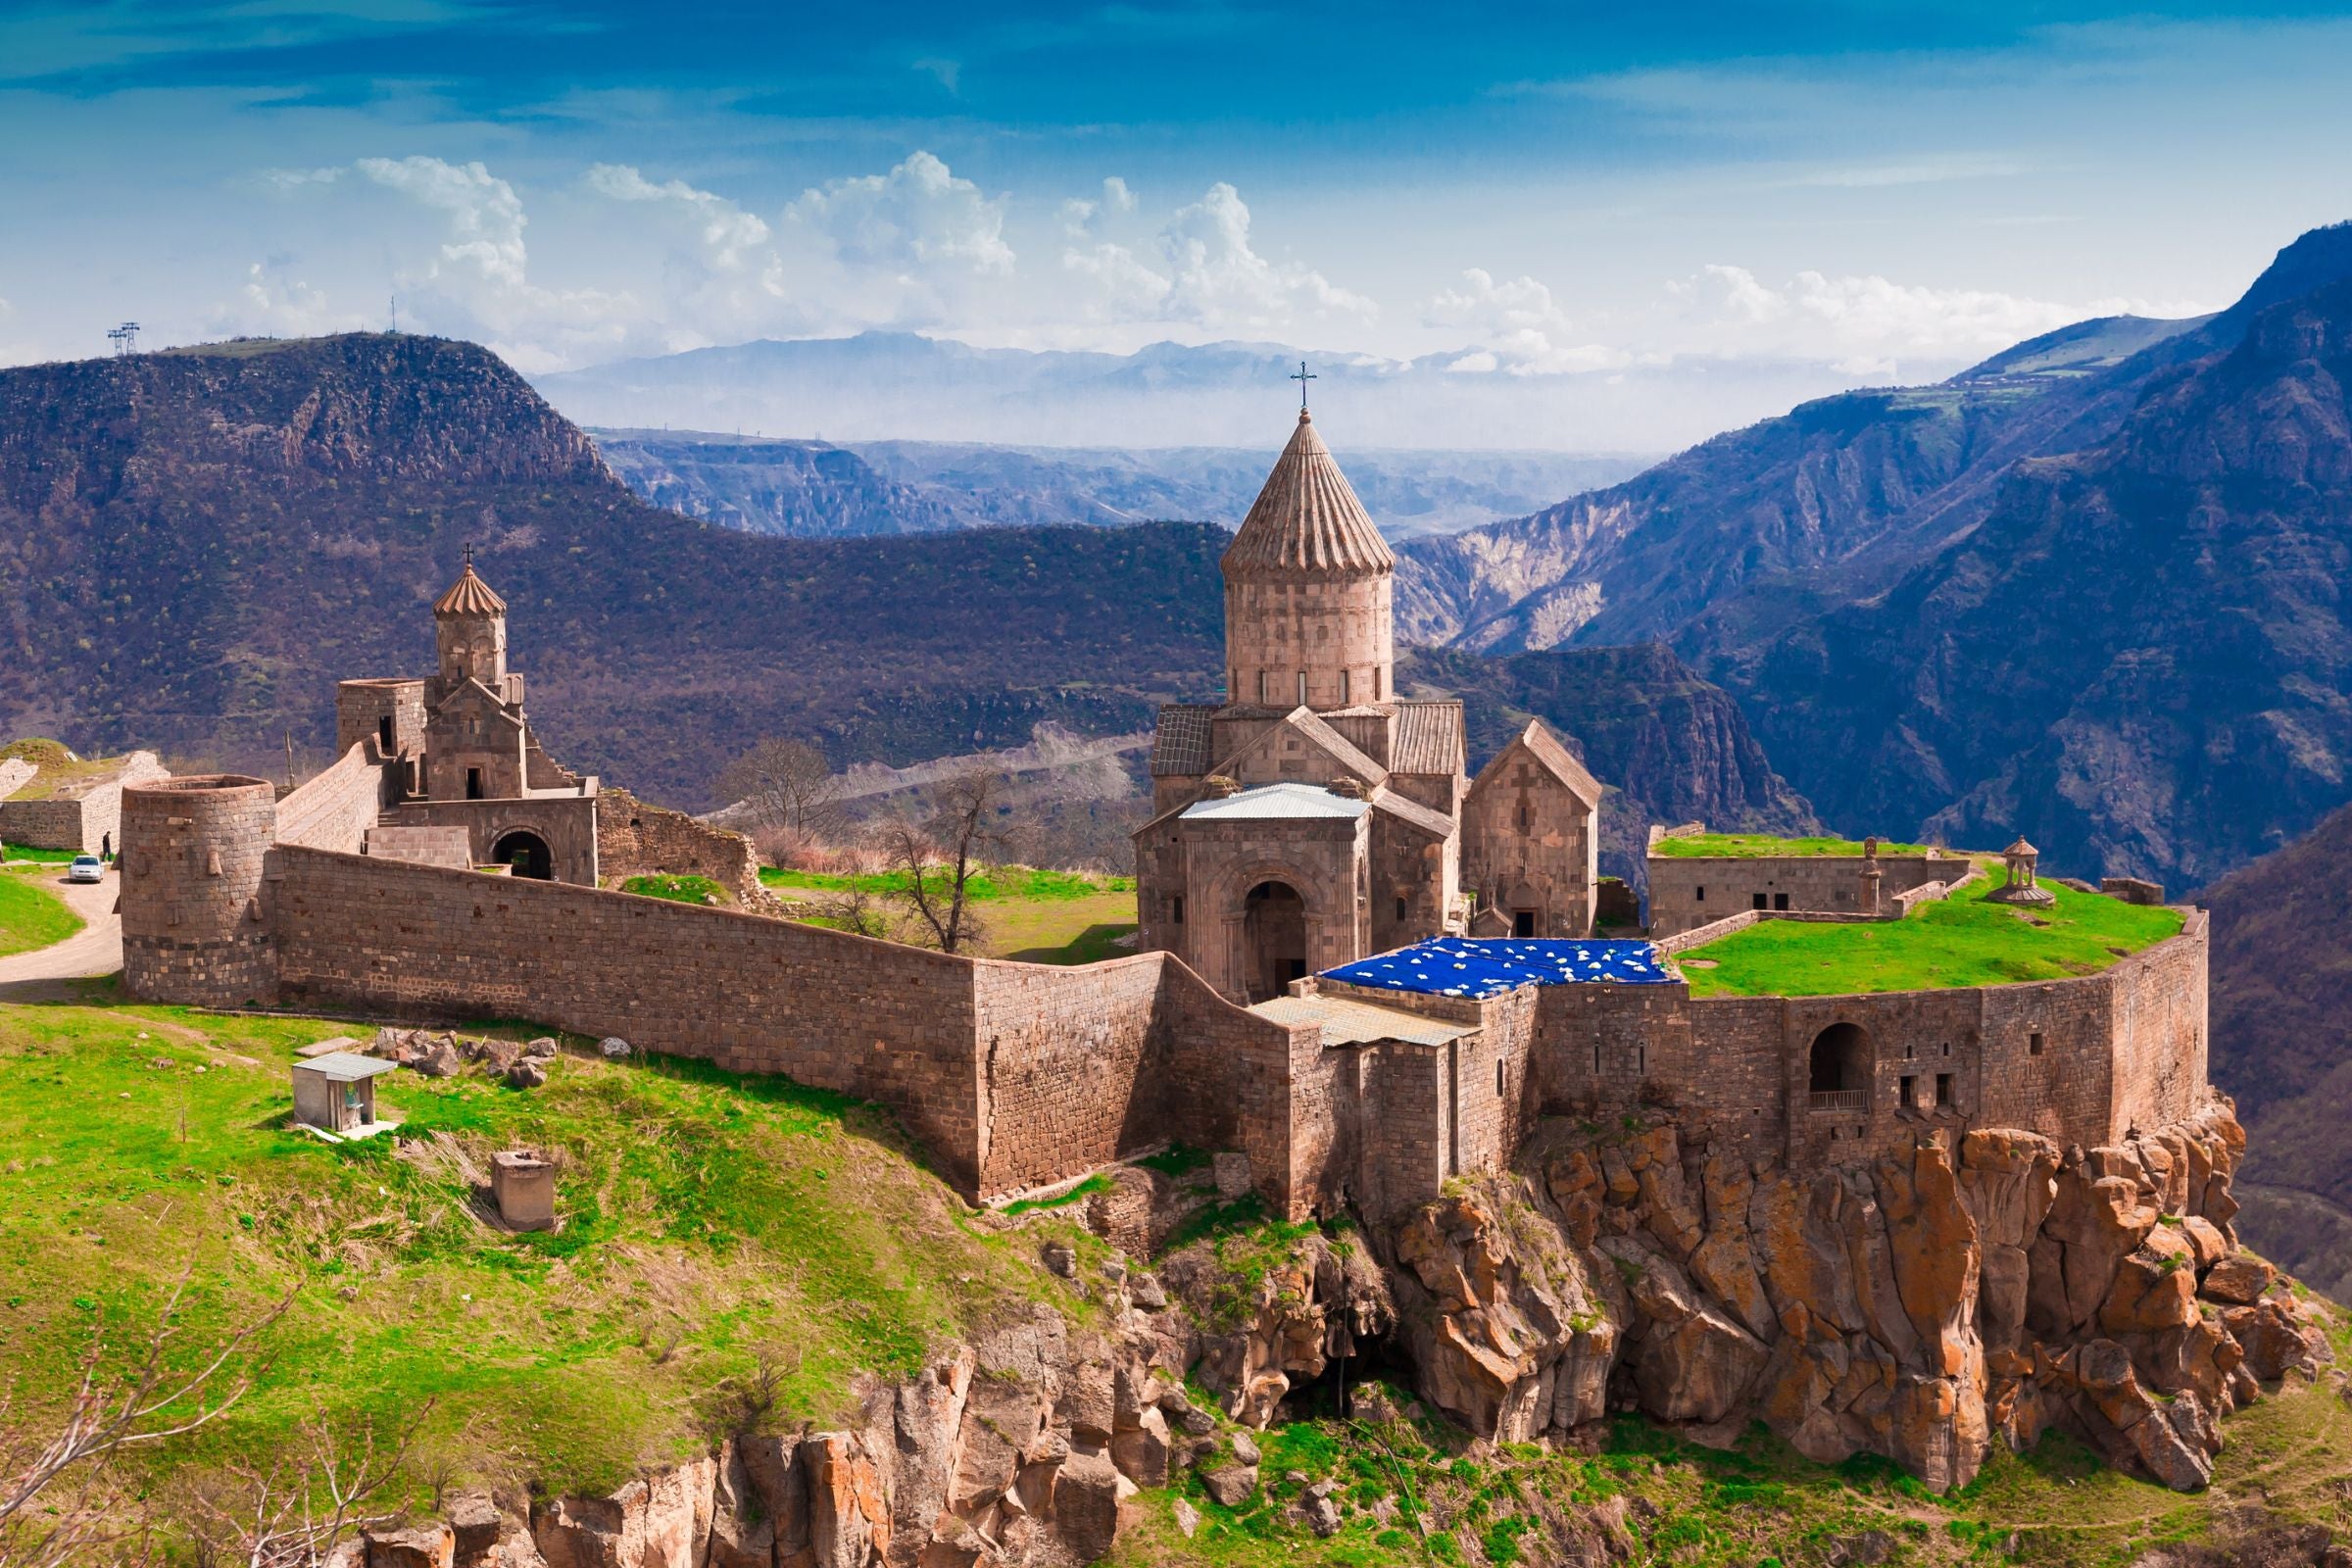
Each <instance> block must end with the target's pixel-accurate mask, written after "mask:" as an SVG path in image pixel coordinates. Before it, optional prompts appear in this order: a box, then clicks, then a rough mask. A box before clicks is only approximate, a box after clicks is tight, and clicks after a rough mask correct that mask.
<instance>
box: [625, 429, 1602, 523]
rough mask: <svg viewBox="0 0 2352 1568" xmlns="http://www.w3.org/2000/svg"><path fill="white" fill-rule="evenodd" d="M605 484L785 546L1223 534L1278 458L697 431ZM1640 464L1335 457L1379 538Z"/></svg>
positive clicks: (1457, 456)
mask: <svg viewBox="0 0 2352 1568" xmlns="http://www.w3.org/2000/svg"><path fill="white" fill-rule="evenodd" d="M594 434H595V436H596V443H597V447H598V449H599V450H600V451H602V452H603V453H604V455H605V461H606V462H607V463H609V464H611V465H612V466H613V472H615V473H617V474H618V475H620V477H621V479H622V480H623V481H624V482H625V483H626V484H627V485H628V486H629V488H630V489H632V490H634V491H636V492H637V493H638V494H639V495H641V496H643V497H645V498H646V499H647V500H649V501H652V502H654V503H656V504H657V505H660V506H664V507H669V508H672V509H673V510H675V511H678V512H683V513H685V514H686V515H689V516H694V517H704V518H708V519H709V520H711V521H712V522H719V523H724V524H726V525H727V526H728V527H731V528H743V529H747V530H750V531H751V532H755V533H777V534H787V535H791V536H794V537H798V538H837V537H848V536H851V535H856V534H881V533H928V532H932V531H934V530H937V529H942V528H976V527H1005V526H1029V525H1036V524H1052V523H1087V524H1116V523H1127V522H1140V521H1144V520H1146V519H1151V518H1170V517H1181V518H1190V519H1197V520H1201V521H1208V522H1218V523H1223V524H1224V525H1226V526H1227V527H1234V526H1238V525H1239V524H1240V522H1241V520H1242V517H1243V516H1244V515H1246V514H1247V513H1248V512H1249V510H1250V502H1251V501H1252V500H1254V499H1255V498H1256V496H1257V491H1258V487H1259V486H1260V485H1262V484H1264V483H1265V478H1266V470H1267V469H1268V467H1270V466H1272V464H1273V461H1274V456H1275V454H1276V452H1277V451H1278V450H1279V448H1278V447H1277V446H1276V445H1274V444H1272V443H1268V444H1266V445H1263V446H1260V447H1254V448H1225V447H1159V448H1149V449H1145V450H1141V451H1132V452H1130V451H1115V450H1111V449H1107V448H1086V447H1067V448H1062V447H1000V446H987V445H981V444H975V443H944V442H926V441H876V442H858V443H853V444H851V445H849V446H846V447H836V446H831V445H827V444H825V443H821V442H813V441H791V440H784V439H781V438H778V437H759V436H731V435H715V434H711V433H710V432H707V431H694V430H682V431H666V430H598V431H596V432H594ZM1643 466H1646V460H1644V459H1641V458H1631V457H1577V456H1571V455H1568V454H1564V453H1549V452H1398V451H1380V450H1375V451H1369V452H1364V453H1360V454H1349V455H1348V458H1347V468H1348V478H1349V479H1350V480H1351V481H1352V482H1353V483H1354V485H1355V488H1356V493H1357V494H1359V495H1360V496H1362V497H1363V500H1364V505H1365V506H1367V507H1368V508H1370V509H1371V512H1372V515H1373V516H1375V517H1376V518H1378V519H1379V521H1380V525H1381V528H1382V530H1383V531H1384V532H1386V533H1387V534H1388V536H1389V537H1390V538H1391V539H1407V538H1411V537H1413V536H1415V535H1417V534H1424V533H1439V532H1446V531H1448V530H1451V529H1455V528H1466V527H1471V526H1474V525H1476V524H1478V523H1482V522H1491V521H1493V520H1494V519H1495V518H1496V517H1509V516H1519V515H1524V514H1525V513H1526V512H1527V511H1528V510H1529V509H1530V508H1533V507H1538V506H1544V505H1546V504H1548V503H1550V502H1553V501H1556V500H1558V499H1560V498H1561V497H1562V496H1569V495H1575V494H1577V493H1579V492H1581V491H1585V490H1590V489H1592V488H1593V487H1594V486H1595V485H1603V484H1614V483H1616V482H1617V481H1618V480H1620V479H1623V478H1626V477H1628V476H1630V475H1632V474H1634V473H1637V472H1639V471H1641V469H1642V467H1643Z"/></svg>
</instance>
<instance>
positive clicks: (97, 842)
mask: <svg viewBox="0 0 2352 1568" xmlns="http://www.w3.org/2000/svg"><path fill="white" fill-rule="evenodd" d="M169 776H170V775H169V774H168V773H167V772H166V771H165V768H164V764H163V763H162V762H161V761H160V760H158V759H157V758H156V755H155V754H154V753H153V752H132V753H130V754H129V755H128V756H126V757H124V758H123V762H122V766H121V767H120V768H119V769H118V770H117V771H116V772H115V774H114V775H113V776H112V777H110V778H105V779H101V780H100V781H99V782H97V783H95V784H91V785H88V786H86V787H84V788H81V789H78V790H75V791H74V792H73V794H71V795H68V796H64V797H61V798H59V799H56V800H46V801H11V800H8V799H6V797H7V795H8V793H9V791H10V790H14V789H22V788H24V787H25V784H26V783H27V782H38V777H39V775H38V770H37V769H34V770H30V771H27V772H26V773H25V776H24V777H23V778H20V779H18V781H17V782H16V783H14V784H12V785H10V786H8V788H6V789H0V839H6V840H7V841H8V842H9V843H11V844H22V845H25V846H26V847H27V848H29V849H36V850H72V851H73V852H74V853H75V854H77V855H96V854H98V853H99V852H100V851H101V850H102V849H104V848H105V847H106V846H108V845H110V844H111V845H113V846H114V847H115V848H116V849H118V850H119V849H121V848H122V847H123V786H124V785H125V784H143V783H146V782H148V781H149V780H151V779H159V778H166V777H169Z"/></svg>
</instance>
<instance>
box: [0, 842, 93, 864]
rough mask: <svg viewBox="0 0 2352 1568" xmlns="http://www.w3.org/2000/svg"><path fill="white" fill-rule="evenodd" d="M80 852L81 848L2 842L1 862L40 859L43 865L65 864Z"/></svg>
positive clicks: (0, 849) (0, 846) (0, 848)
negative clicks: (68, 848)
mask: <svg viewBox="0 0 2352 1568" xmlns="http://www.w3.org/2000/svg"><path fill="white" fill-rule="evenodd" d="M80 853H81V852H80V851H79V850H36V849H34V848H33V847H32V846H31V845H29V844H9V843H5V842H0V863H5V862H7V861H10V860H38V861H40V862H41V863H42V864H43V865H64V864H66V863H68V862H69V861H71V860H72V859H73V858H74V857H75V856H76V855H79V854H80Z"/></svg>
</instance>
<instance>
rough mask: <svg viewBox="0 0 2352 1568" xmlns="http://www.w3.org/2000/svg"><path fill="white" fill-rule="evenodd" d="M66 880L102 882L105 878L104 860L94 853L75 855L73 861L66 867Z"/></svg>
mask: <svg viewBox="0 0 2352 1568" xmlns="http://www.w3.org/2000/svg"><path fill="white" fill-rule="evenodd" d="M66 880H67V881H69V882H103V881H105V880H106V862H105V861H104V860H101V859H100V858H98V857H96V856H95V855H76V856H75V857H73V864H72V865H69V866H67V867H66Z"/></svg>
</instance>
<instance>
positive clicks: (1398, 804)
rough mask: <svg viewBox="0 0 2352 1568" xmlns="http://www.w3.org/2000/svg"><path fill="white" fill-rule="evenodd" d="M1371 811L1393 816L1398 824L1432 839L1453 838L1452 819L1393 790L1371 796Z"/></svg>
mask: <svg viewBox="0 0 2352 1568" xmlns="http://www.w3.org/2000/svg"><path fill="white" fill-rule="evenodd" d="M1372 809H1374V810H1375V811H1379V812H1380V813H1382V814H1383V815H1385V816H1393V817H1395V818H1397V820H1398V821H1399V822H1403V823H1406V824H1408V825H1410V826H1413V827H1417V828H1419V829H1420V830H1421V831H1422V832H1424V833H1426V834H1428V835H1429V836H1430V837H1431V838H1433V839H1449V838H1451V837H1453V833H1454V828H1455V827H1456V825H1457V824H1456V823H1455V822H1454V820H1453V818H1452V817H1450V816H1447V815H1446V813H1445V812H1444V811H1439V810H1433V809H1431V808H1429V807H1426V806H1423V805H1422V804H1421V803H1420V802H1419V801H1416V800H1414V799H1413V798H1412V797H1411V796H1409V795H1399V794H1397V792H1396V791H1395V790H1382V791H1381V792H1380V793H1379V794H1378V795H1375V796H1373V797H1372Z"/></svg>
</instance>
